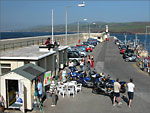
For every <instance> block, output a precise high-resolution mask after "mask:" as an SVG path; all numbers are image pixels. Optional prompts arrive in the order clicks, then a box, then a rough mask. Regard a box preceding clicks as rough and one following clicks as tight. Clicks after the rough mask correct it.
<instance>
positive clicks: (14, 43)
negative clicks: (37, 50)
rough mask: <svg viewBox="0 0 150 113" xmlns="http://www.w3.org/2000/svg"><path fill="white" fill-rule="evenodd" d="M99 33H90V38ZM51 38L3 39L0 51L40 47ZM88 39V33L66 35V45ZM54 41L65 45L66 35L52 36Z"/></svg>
mask: <svg viewBox="0 0 150 113" xmlns="http://www.w3.org/2000/svg"><path fill="white" fill-rule="evenodd" d="M100 35H101V33H90V36H91V37H93V36H96V37H97V36H100ZM48 37H50V38H51V36H50V35H47V36H37V37H25V38H14V39H4V40H0V51H5V50H10V49H16V48H20V47H27V46H31V45H42V44H44V43H45V41H46V40H47V38H48ZM88 37H89V34H88V33H80V34H68V35H67V45H74V44H75V43H78V41H79V39H80V41H81V42H82V41H86V40H87V38H88ZM54 40H57V41H59V42H60V45H61V46H64V45H66V35H65V34H64V35H54Z"/></svg>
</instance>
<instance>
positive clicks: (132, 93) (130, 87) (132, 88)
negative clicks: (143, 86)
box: [127, 78, 135, 108]
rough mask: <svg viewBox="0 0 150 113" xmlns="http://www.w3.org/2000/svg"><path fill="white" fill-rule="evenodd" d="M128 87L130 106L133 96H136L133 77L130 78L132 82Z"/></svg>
mask: <svg viewBox="0 0 150 113" xmlns="http://www.w3.org/2000/svg"><path fill="white" fill-rule="evenodd" d="M127 87H128V98H129V103H128V106H129V108H130V107H131V104H132V100H133V97H134V88H135V85H134V84H133V79H132V78H130V82H129V83H128V84H127Z"/></svg>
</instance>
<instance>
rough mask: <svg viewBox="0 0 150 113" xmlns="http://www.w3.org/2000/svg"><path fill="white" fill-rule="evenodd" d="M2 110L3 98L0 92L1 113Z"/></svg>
mask: <svg viewBox="0 0 150 113" xmlns="http://www.w3.org/2000/svg"><path fill="white" fill-rule="evenodd" d="M3 111H4V99H3V96H2V95H1V93H0V113H1V112H2V113H3Z"/></svg>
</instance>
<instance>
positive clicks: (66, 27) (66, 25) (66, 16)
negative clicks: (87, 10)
mask: <svg viewBox="0 0 150 113" xmlns="http://www.w3.org/2000/svg"><path fill="white" fill-rule="evenodd" d="M67 8H68V7H66V46H67Z"/></svg>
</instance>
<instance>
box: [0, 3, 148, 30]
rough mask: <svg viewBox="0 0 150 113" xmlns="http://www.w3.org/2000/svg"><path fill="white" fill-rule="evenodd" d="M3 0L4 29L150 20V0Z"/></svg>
mask: <svg viewBox="0 0 150 113" xmlns="http://www.w3.org/2000/svg"><path fill="white" fill-rule="evenodd" d="M84 1H85V4H86V5H85V7H78V6H77V5H78V4H79V3H81V2H82V0H0V26H1V30H13V29H24V28H30V27H33V26H38V25H51V21H52V19H51V10H52V9H53V13H54V25H59V24H65V17H66V7H67V19H68V20H67V22H68V23H73V22H77V21H80V22H81V21H83V19H84V18H86V19H87V22H135V21H150V0H84Z"/></svg>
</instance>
